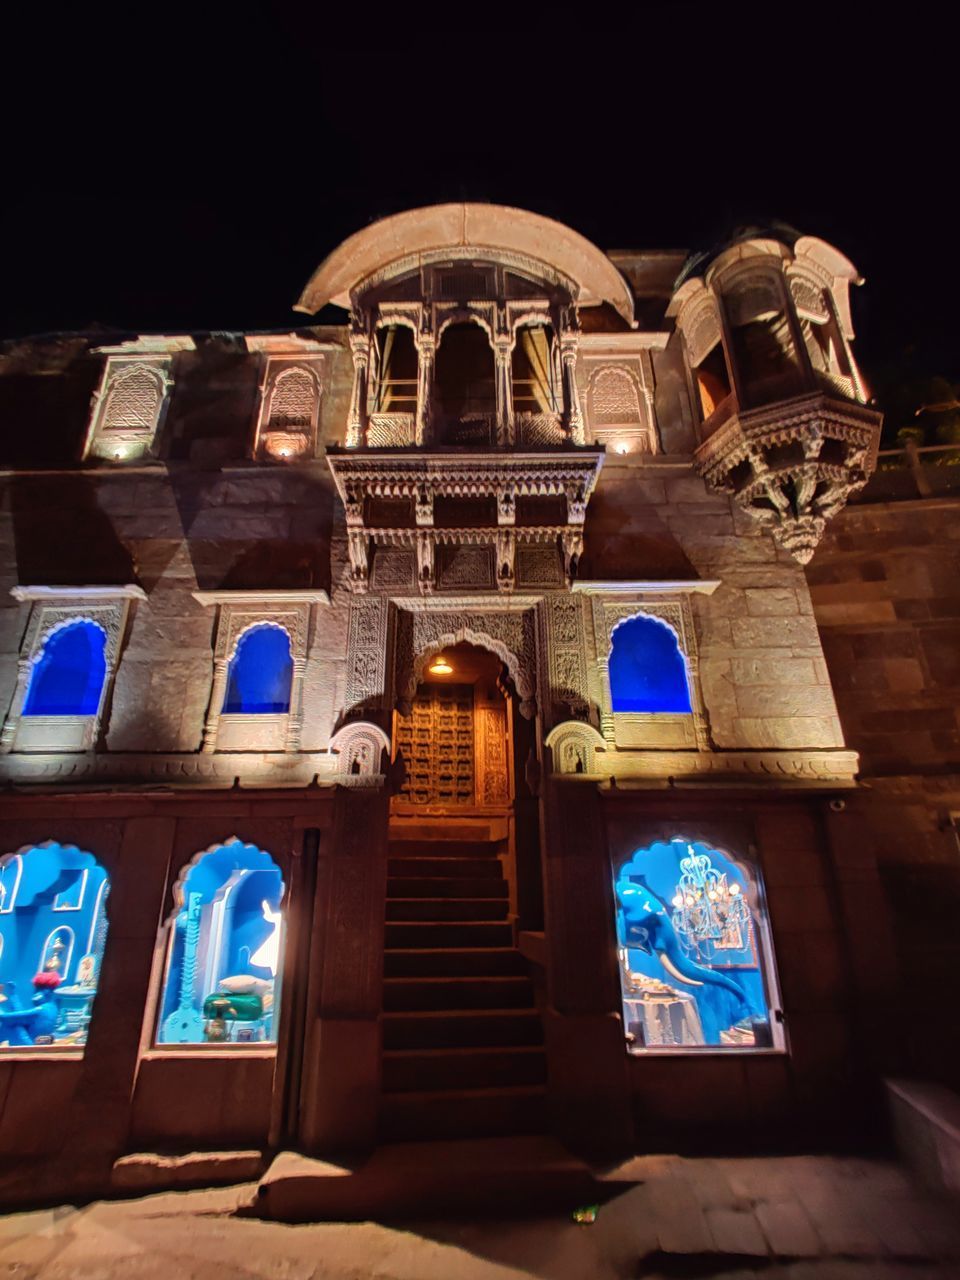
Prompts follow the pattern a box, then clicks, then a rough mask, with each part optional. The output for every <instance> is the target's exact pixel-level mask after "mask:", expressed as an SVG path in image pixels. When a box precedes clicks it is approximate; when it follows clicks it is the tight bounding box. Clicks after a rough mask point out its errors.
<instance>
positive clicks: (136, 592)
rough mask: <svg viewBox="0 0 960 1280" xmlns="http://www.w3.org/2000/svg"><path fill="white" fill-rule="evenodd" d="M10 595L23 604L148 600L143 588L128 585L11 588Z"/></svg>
mask: <svg viewBox="0 0 960 1280" xmlns="http://www.w3.org/2000/svg"><path fill="white" fill-rule="evenodd" d="M10 594H11V595H12V596H13V598H14V600H19V601H20V602H21V604H23V603H25V602H26V601H28V600H29V601H33V600H146V598H147V593H146V592H145V591H144V589H143V588H142V587H138V586H135V585H134V584H133V583H129V582H128V583H127V584H126V585H125V586H122V587H93V586H86V587H11V588H10Z"/></svg>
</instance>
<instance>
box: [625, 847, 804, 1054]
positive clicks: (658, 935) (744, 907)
mask: <svg viewBox="0 0 960 1280" xmlns="http://www.w3.org/2000/svg"><path fill="white" fill-rule="evenodd" d="M614 890H615V895H616V904H617V942H618V947H619V956H620V981H621V988H622V993H623V1026H624V1031H625V1033H626V1036H627V1043H628V1045H629V1047H630V1051H631V1052H632V1053H637V1052H642V1051H643V1050H644V1049H658V1050H662V1049H673V1050H676V1049H680V1050H684V1049H698V1048H710V1049H731V1050H733V1049H740V1050H745V1049H772V1048H781V1047H782V1042H783V1038H782V1033H781V1024H780V1020H779V1018H778V1016H777V1014H778V1012H779V1011H778V1008H777V1006H778V995H777V988H776V979H775V975H774V969H773V953H772V949H771V946H770V931H769V926H768V922H767V914H766V907H765V904H764V901H763V888H762V884H761V882H760V876H759V873H758V872H757V871H756V870H753V869H747V868H745V867H744V866H742V865H741V864H740V863H737V862H735V861H734V860H733V859H732V858H731V857H730V855H729V854H727V853H724V852H723V851H721V850H719V849H715V848H712V847H711V846H710V845H707V844H704V843H702V842H700V841H689V840H686V839H684V838H682V837H679V836H677V837H674V838H673V839H672V840H670V841H657V842H656V843H654V844H651V845H649V846H648V847H646V848H643V849H638V850H637V851H636V852H635V853H634V854H633V856H632V857H631V858H630V859H629V861H628V862H626V863H625V864H624V865H623V866H622V867H621V868H620V870H619V872H618V874H617V875H616V877H615V880H614Z"/></svg>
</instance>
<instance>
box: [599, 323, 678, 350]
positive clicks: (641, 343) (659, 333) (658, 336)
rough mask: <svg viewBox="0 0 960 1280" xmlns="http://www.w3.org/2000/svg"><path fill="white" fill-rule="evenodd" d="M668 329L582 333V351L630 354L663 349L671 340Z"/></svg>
mask: <svg viewBox="0 0 960 1280" xmlns="http://www.w3.org/2000/svg"><path fill="white" fill-rule="evenodd" d="M670 337H671V334H670V332H669V331H668V330H661V329H648V330H641V329H636V330H633V331H631V332H630V333H581V334H580V351H581V352H582V353H583V354H584V355H605V354H607V353H610V354H615V355H629V354H630V353H631V352H638V351H662V350H663V349H664V347H666V345H667V343H668V342H669V341H670Z"/></svg>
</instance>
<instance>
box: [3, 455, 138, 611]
mask: <svg viewBox="0 0 960 1280" xmlns="http://www.w3.org/2000/svg"><path fill="white" fill-rule="evenodd" d="M10 504H11V514H12V517H13V540H14V551H15V555H16V562H17V577H18V580H19V582H20V583H21V584H23V585H25V586H27V585H28V586H68V587H80V586H87V585H89V584H91V583H96V584H97V585H100V586H120V585H123V584H125V583H128V582H134V583H135V582H137V576H136V569H135V566H134V561H133V556H132V555H131V552H130V548H129V547H128V546H126V545H125V544H124V542H123V541H122V540H121V538H120V537H119V536H118V534H117V532H116V529H115V528H114V526H113V523H112V522H111V520H110V518H109V516H107V515H106V514H105V513H104V512H103V511H101V510H100V507H99V505H98V503H97V480H96V479H95V477H93V476H87V475H82V474H77V475H70V476H24V475H18V476H15V477H14V478H13V479H12V481H11V486H10Z"/></svg>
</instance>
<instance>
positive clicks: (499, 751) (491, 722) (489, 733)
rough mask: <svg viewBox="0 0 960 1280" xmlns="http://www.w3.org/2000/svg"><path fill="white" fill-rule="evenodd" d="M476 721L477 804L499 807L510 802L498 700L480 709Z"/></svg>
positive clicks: (503, 710)
mask: <svg viewBox="0 0 960 1280" xmlns="http://www.w3.org/2000/svg"><path fill="white" fill-rule="evenodd" d="M474 717H475V722H476V758H477V797H476V799H477V803H478V804H490V805H501V804H507V803H508V802H509V800H510V787H509V779H508V777H507V709H506V705H505V704H504V703H503V702H502V701H501V702H500V703H495V704H492V705H489V706H480V707H477V708H476V709H475V712H474Z"/></svg>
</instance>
